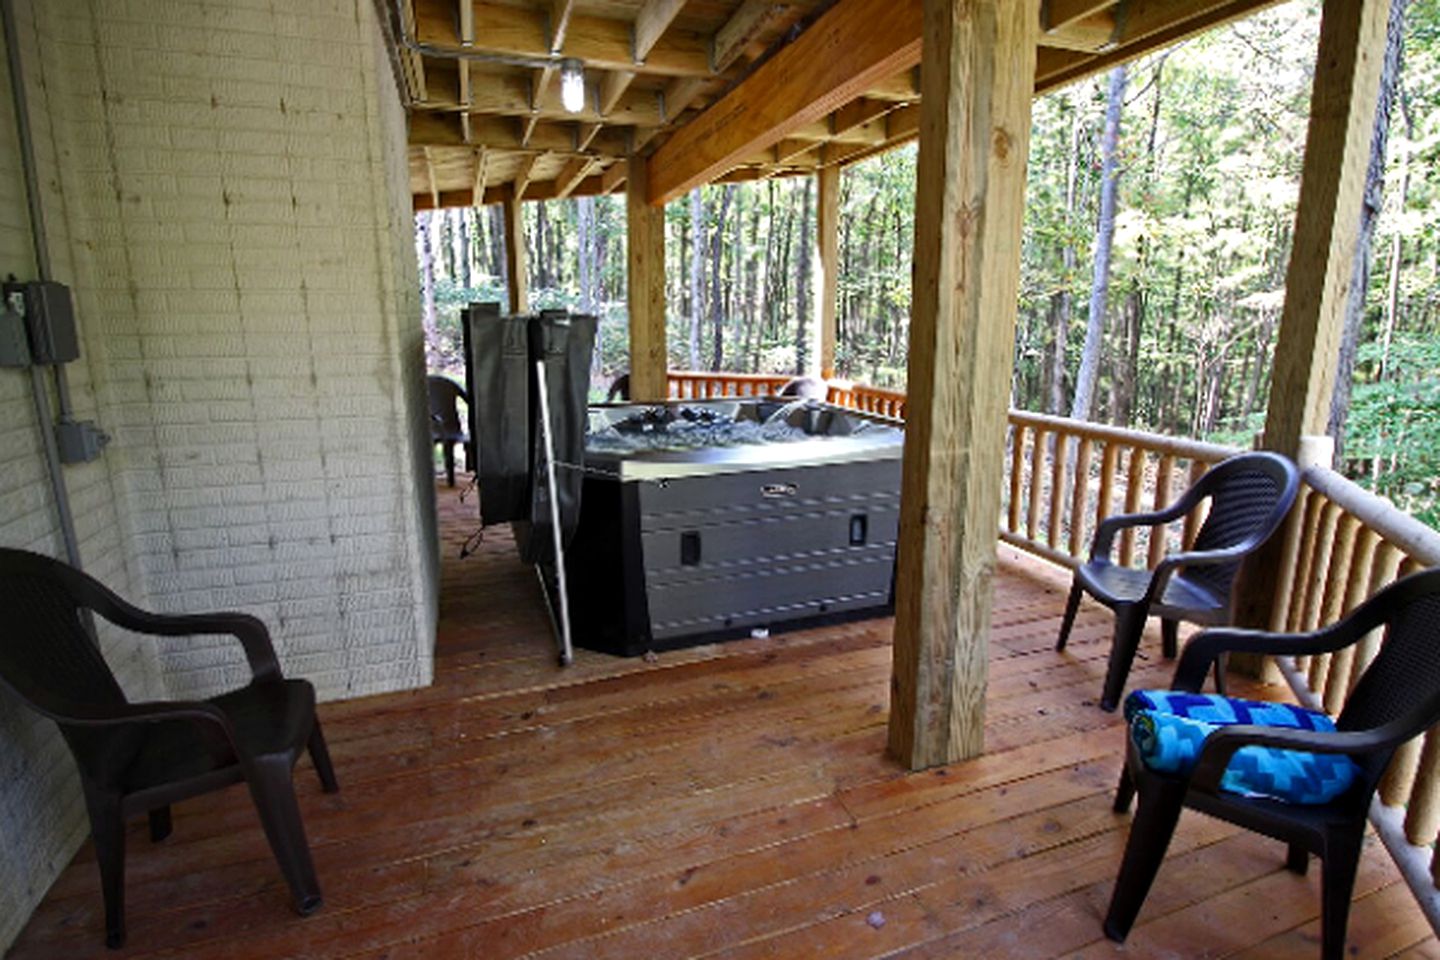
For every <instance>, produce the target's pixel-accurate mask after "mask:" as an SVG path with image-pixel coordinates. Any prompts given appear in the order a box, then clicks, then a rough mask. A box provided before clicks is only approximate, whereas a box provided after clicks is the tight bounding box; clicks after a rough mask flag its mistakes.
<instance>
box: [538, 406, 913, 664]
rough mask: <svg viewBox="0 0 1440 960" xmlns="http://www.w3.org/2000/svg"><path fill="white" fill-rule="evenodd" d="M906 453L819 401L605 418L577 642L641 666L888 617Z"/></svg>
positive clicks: (583, 522) (578, 561) (587, 496)
mask: <svg viewBox="0 0 1440 960" xmlns="http://www.w3.org/2000/svg"><path fill="white" fill-rule="evenodd" d="M903 440H904V434H903V431H902V429H901V424H900V422H899V421H895V420H889V419H886V418H883V417H875V416H869V415H866V414H861V413H857V412H856V411H853V410H846V409H843V408H841V407H835V406H831V405H828V404H824V403H820V402H817V401H813V400H811V401H795V402H789V403H787V402H785V401H781V400H769V399H750V398H745V399H739V400H702V401H672V402H669V403H663V404H618V405H603V406H592V407H591V408H590V411H589V424H588V432H587V437H586V444H585V467H586V476H585V482H584V491H583V496H582V500H581V503H582V507H581V511H580V521H579V526H578V528H577V530H576V533H575V538H574V540H573V542H572V544H571V546H570V547H569V548H568V550H567V565H566V571H567V574H568V580H569V585H570V586H569V590H570V597H571V601H570V603H571V606H570V610H571V623H572V625H573V630H574V635H575V642H576V643H577V644H579V645H580V646H584V647H588V648H591V649H596V650H602V651H605V652H609V653H617V654H623V655H627V656H634V655H636V654H641V653H644V652H646V651H648V650H660V649H667V648H673V647H679V646H687V645H691V644H695V643H702V642H708V641H710V640H716V639H725V638H727V637H734V636H744V635H748V634H749V633H751V632H752V631H753V630H755V629H757V628H766V629H769V628H774V627H778V626H780V625H788V626H798V625H801V624H802V623H804V622H806V621H812V622H813V621H815V620H817V619H838V618H845V617H854V616H862V615H876V614H881V613H886V612H889V611H890V610H891V609H893V607H892V603H893V581H894V567H895V541H896V531H897V528H898V521H899V508H900V458H901V452H902V445H903Z"/></svg>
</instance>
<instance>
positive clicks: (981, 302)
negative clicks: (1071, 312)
mask: <svg viewBox="0 0 1440 960" xmlns="http://www.w3.org/2000/svg"><path fill="white" fill-rule="evenodd" d="M1039 20H1040V18H1039V16H1038V0H925V21H924V32H925V72H924V85H925V89H924V96H923V99H922V101H921V110H922V120H921V124H922V130H921V136H920V156H919V161H918V166H917V171H916V187H915V281H914V294H913V301H912V307H911V321H910V362H909V380H908V386H907V390H908V394H909V397H908V400H907V404H906V410H907V413H906V424H905V464H904V472H903V479H902V482H901V500H900V534H899V557H898V568H897V571H896V576H895V589H896V596H895V647H894V676H893V678H892V681H891V703H890V750H891V752H892V753H893V754H894V755H895V756H896V757H897V758H899V760H900V762H901V763H903V764H905V765H907V766H909V767H911V768H913V769H918V768H921V767H928V766H932V765H935V764H942V763H950V762H953V761H956V760H960V759H963V758H966V757H973V756H975V755H977V754H979V753H980V752H981V750H982V748H983V745H984V719H985V687H986V669H987V659H988V657H989V650H988V648H987V647H988V641H989V624H990V601H991V594H992V584H991V578H992V576H993V572H994V565H995V544H996V540H995V518H996V517H997V516H999V514H1000V482H1001V476H1002V474H1003V472H1004V470H1003V465H1002V457H1003V455H1004V449H1005V442H1004V441H1005V428H1006V413H1007V403H1008V398H1009V391H1010V376H1011V370H1012V368H1013V363H1014V359H1013V351H1014V346H1015V311H1016V300H1017V297H1018V293H1019V278H1020V245H1021V233H1022V226H1023V219H1024V207H1025V167H1026V161H1027V156H1028V153H1029V139H1030V104H1031V99H1032V96H1033V86H1034V79H1033V78H1034V76H1035V72H1034V64H1035V42H1036V34H1037V33H1038V29H1039Z"/></svg>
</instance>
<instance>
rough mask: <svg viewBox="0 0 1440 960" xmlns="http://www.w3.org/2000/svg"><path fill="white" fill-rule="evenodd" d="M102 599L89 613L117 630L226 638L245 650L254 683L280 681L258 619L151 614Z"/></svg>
mask: <svg viewBox="0 0 1440 960" xmlns="http://www.w3.org/2000/svg"><path fill="white" fill-rule="evenodd" d="M107 593H108V591H107ZM103 599H104V601H105V602H101V603H92V605H91V606H92V609H94V611H95V612H96V613H98V614H100V615H101V616H102V617H104V618H105V619H106V620H109V621H110V622H111V623H113V624H115V625H116V626H118V627H124V628H125V629H126V630H134V631H135V632H136V633H148V634H150V635H152V636H162V637H185V636H196V635H200V634H213V633H222V634H229V635H230V636H232V637H234V638H235V639H237V640H239V641H240V645H241V646H242V647H244V648H245V659H246V660H247V661H248V662H249V664H250V673H251V674H252V675H253V676H254V678H255V679H256V680H279V679H282V675H281V673H280V661H279V660H278V659H277V658H276V657H275V647H274V645H273V644H272V643H271V642H270V631H269V630H267V629H266V628H265V624H264V622H263V621H261V620H260V619H259V618H258V617H252V616H251V615H250V614H248V613H201V614H166V613H151V612H150V611H148V610H141V609H140V608H139V607H135V606H132V605H131V604H129V603H127V602H125V601H124V600H122V599H120V597H118V596H116V595H115V594H113V593H111V594H109V596H107V597H105V598H103Z"/></svg>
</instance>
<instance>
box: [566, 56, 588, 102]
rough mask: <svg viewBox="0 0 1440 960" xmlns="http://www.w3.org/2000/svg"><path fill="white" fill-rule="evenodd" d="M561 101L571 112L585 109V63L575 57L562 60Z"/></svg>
mask: <svg viewBox="0 0 1440 960" xmlns="http://www.w3.org/2000/svg"><path fill="white" fill-rule="evenodd" d="M560 102H561V103H563V104H564V105H565V109H566V110H567V111H569V112H570V113H579V112H580V111H581V110H584V109H585V65H584V64H583V63H581V62H580V61H579V60H576V59H575V58H574V57H566V58H565V59H564V60H561V61H560Z"/></svg>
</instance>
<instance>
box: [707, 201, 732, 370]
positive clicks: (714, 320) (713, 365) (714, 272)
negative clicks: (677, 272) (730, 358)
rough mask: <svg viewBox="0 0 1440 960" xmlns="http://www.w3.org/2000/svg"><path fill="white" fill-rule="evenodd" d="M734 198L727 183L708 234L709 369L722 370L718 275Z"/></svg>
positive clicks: (722, 310)
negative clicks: (711, 346)
mask: <svg viewBox="0 0 1440 960" xmlns="http://www.w3.org/2000/svg"><path fill="white" fill-rule="evenodd" d="M734 199H735V184H733V183H731V184H727V185H726V186H725V190H724V192H723V193H721V195H720V214H719V216H717V217H716V218H715V227H714V229H713V231H712V232H711V234H710V325H711V327H712V328H713V329H714V332H715V341H714V351H713V352H712V354H711V357H710V369H711V370H723V369H724V367H723V364H724V362H725V304H724V298H723V297H722V296H721V295H720V291H722V290H724V289H725V286H724V284H723V281H722V278H721V275H720V253H721V251H722V250H723V249H724V247H725V243H724V239H725V220H726V218H727V217H729V216H730V203H731V201H733V200H734Z"/></svg>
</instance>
